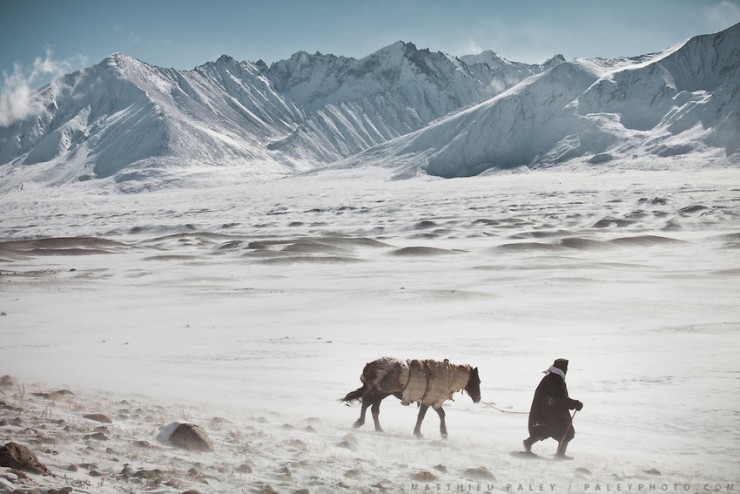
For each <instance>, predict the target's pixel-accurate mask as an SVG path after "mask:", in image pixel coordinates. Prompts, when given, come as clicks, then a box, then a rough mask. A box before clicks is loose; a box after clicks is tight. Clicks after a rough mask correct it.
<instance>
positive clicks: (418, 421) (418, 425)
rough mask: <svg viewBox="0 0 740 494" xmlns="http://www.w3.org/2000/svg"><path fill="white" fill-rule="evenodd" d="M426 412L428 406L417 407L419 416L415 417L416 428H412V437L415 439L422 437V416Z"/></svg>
mask: <svg viewBox="0 0 740 494" xmlns="http://www.w3.org/2000/svg"><path fill="white" fill-rule="evenodd" d="M427 410H429V405H423V404H422V405H420V406H419V415H418V416H417V417H416V427H414V435H415V436H416V437H419V438H422V437H424V436H422V435H421V423H422V422H424V416H425V415H426V414H427Z"/></svg>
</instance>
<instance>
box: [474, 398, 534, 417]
mask: <svg viewBox="0 0 740 494" xmlns="http://www.w3.org/2000/svg"><path fill="white" fill-rule="evenodd" d="M481 403H482V404H484V405H485V406H487V407H491V408H493V409H494V410H496V411H497V412H501V413H511V414H514V415H529V412H515V411H512V410H502V409H500V408H499V407H497V406H496V405H494V404H493V403H488V402H487V401H481Z"/></svg>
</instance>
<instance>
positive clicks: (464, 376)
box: [340, 357, 481, 437]
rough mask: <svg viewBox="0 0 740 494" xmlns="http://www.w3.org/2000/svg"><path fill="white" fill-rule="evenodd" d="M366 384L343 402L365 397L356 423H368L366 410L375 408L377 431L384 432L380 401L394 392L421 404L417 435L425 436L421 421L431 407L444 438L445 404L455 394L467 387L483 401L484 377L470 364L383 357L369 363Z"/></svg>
mask: <svg viewBox="0 0 740 494" xmlns="http://www.w3.org/2000/svg"><path fill="white" fill-rule="evenodd" d="M360 381H362V386H361V387H360V388H358V389H356V390H354V391H352V392H350V393H348V394H347V396H345V397H344V398H342V399H341V400H340V401H343V402H346V403H351V402H352V401H355V400H361V402H362V409H361V411H360V418H359V419H357V421H356V422H355V424H354V426H355V427H360V426H362V425H363V424H364V423H365V413H366V412H367V409H368V407H372V408H371V411H372V414H373V421H374V422H375V430H376V431H378V432H383V429H382V427H380V421H379V415H380V403H381V402H382V401H383V400H384V399H385V398H386V397H388V396H390V395H393V396H395V397H396V398H398V399H400V400H401V403H402V404H403V405H409V404H411V403H418V404H419V415H418V417H417V419H416V427H415V428H414V434H415V435H416V436H417V437H421V423H422V422H423V421H424V416H425V415H426V412H427V410H428V409H429V407H430V406H431V407H432V408H434V410H435V411H436V412H437V414H438V415H439V430H440V433H441V434H442V437H447V425H446V424H445V412H444V410H443V409H442V404H443V403H444V402H445V401H447V400H451V399H452V396H453V395H454V394H455V393H456V392H458V391H463V390H465V391H466V392H467V393H468V395H470V397H471V398H472V400H473V402H474V403H478V402H479V401H480V398H481V396H480V378H479V377H478V368H477V367H476V368H473V367H472V366H470V365H467V364H465V365H455V364H451V363H450V362H449V361H448V360H446V359H445V360H444V361H442V362H439V361H437V360H400V359H396V358H390V357H383V358H380V359H377V360H373V361H372V362H368V363H367V364H366V365H365V368H364V369H363V370H362V375H361V376H360Z"/></svg>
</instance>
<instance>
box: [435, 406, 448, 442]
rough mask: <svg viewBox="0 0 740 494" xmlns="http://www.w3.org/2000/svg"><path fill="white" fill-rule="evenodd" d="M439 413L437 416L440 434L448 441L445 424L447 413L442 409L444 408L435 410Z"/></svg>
mask: <svg viewBox="0 0 740 494" xmlns="http://www.w3.org/2000/svg"><path fill="white" fill-rule="evenodd" d="M434 410H435V411H436V412H437V415H439V433H440V434H442V437H443V438H445V439H447V424H446V423H445V411H444V410H443V409H442V407H439V408H435V409H434Z"/></svg>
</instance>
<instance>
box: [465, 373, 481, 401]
mask: <svg viewBox="0 0 740 494" xmlns="http://www.w3.org/2000/svg"><path fill="white" fill-rule="evenodd" d="M465 392H466V393H468V395H469V396H470V398H472V399H473V403H478V402H479V401H480V377H478V368H477V367H475V368H473V369H472V370H471V371H470V377H468V384H466V385H465Z"/></svg>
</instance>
